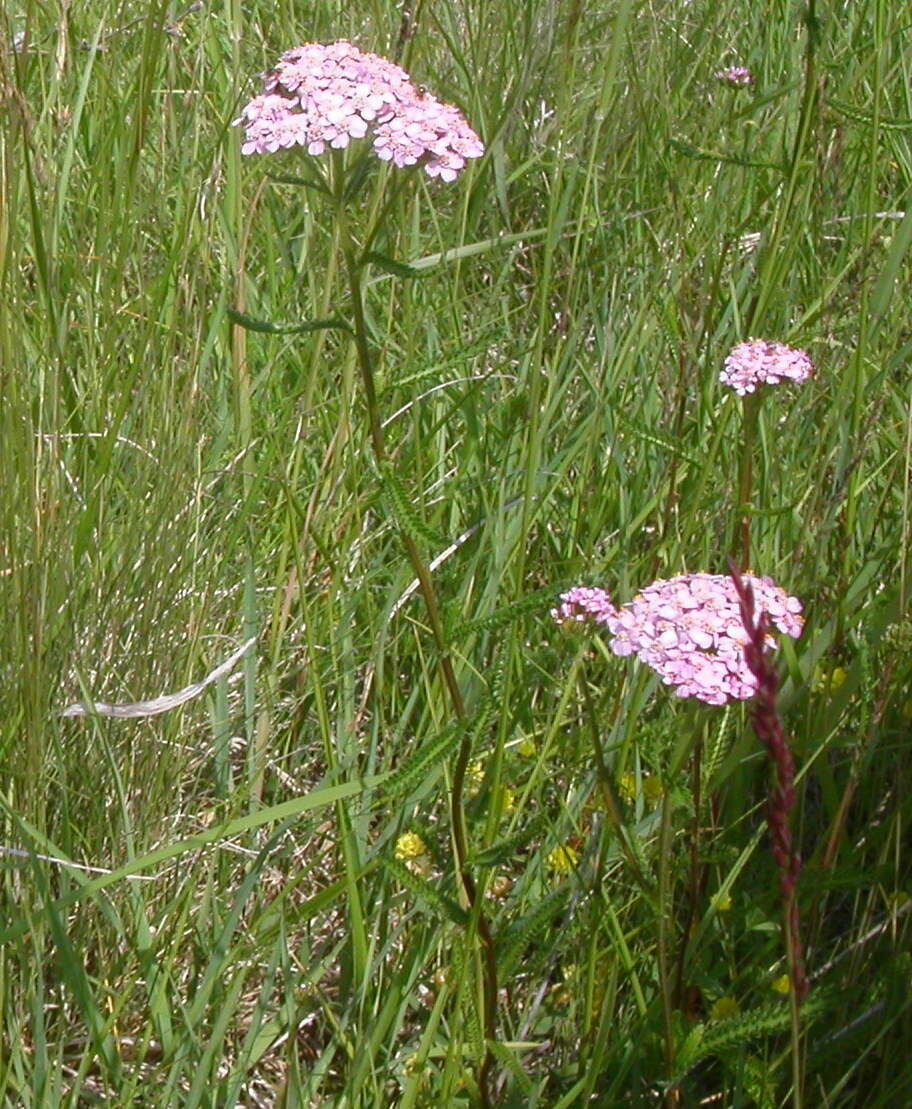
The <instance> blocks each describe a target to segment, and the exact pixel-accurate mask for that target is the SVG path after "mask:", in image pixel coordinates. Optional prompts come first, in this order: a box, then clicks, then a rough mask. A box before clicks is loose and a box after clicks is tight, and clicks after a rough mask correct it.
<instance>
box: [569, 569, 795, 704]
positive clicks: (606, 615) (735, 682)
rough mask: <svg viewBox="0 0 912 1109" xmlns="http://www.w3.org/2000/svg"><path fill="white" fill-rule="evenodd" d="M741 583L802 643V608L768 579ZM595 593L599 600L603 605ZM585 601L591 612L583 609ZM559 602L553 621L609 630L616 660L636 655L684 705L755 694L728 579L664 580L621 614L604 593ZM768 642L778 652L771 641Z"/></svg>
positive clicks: (704, 576)
mask: <svg viewBox="0 0 912 1109" xmlns="http://www.w3.org/2000/svg"><path fill="white" fill-rule="evenodd" d="M743 577H744V580H745V581H747V582H749V583H750V585H751V587H752V589H753V593H754V600H755V604H756V607H757V611H758V613H760V612H763V613H766V615H767V617H768V618H769V621H770V624H771V625H772V626H773V627H775V628H777V629H778V630H779V631H781V632H783V633H784V634H786V635H790V636H792V637H795V638H797V637H798V636H799V635H800V634H801V629H802V626H803V621H802V617H801V602H800V601H799V600H798V599H797V598H796V597H790V596H789V595H788V594H787V593H786V592H785V590H783V589H780V588H779V586H778V585H776V584H775V583H774V582H773V581H772V579H770V578H758V577H754V576H753V575H752V574H744V575H743ZM591 593H597V594H599V597H598V601H597V604H596V603H594V602H593V601H592V598H591V596H589V594H591ZM580 594H583V595H584V596H583V599H584V600H585V601H586V602H587V604H588V605H589V606H590V607H589V608H586V609H584V608H583V607H582V606H581V604H580ZM568 598H569V599H568ZM561 602H562V603H561V605H560V606H559V607H558V608H556V609H552V616H553V617H554V619H555V620H557V621H558V622H564V621H566V620H570V619H575V620H586V619H591V620H592V621H593V622H595V623H597V624H601V625H604V626H605V627H606V628H607V629H608V631H609V632H610V633H611V639H610V641H609V646H610V648H611V650H612V651H613V652H614V654H616V655H621V656H624V655H636V656H637V658H638V659H639V660H640V661H641V662H645V663H646V665H647V666H650V667H651V668H652V669H653V670H655V671H656V673H657V674H658V675H659V677H661V679H662V681H663V682H664V683H665V684H666V685H672V686H674V687H675V689H676V692H677V694H678V696H679V697H695V698H697V700H700V701H705V702H706V703H708V704H711V705H724V704H725V703H726V702H728V701H730V700H747V699H748V698H750V697H752V696H753V695H754V693H755V691H756V689H757V679H756V677H755V676H754V675H753V673H752V672H751V670H750V669H749V667H748V666H747V663H746V661H745V657H744V645H745V643H746V642H747V633H746V632H745V630H744V626H743V624H742V622H741V610H740V605H739V601H738V595H737V592H736V591H735V587H734V584H733V583H732V580H731V578H729V577H728V576H727V575H724V574H681V575H679V576H678V577H674V578H669V579H667V580H665V579H660V580H659V581H656V582H653V584H652V585H650V586H647V587H646V588H645V589H644V590H643V591H642V592H641V593H638V594H637V595H636V596H635V597H634V598H633V600H632V601H628V602H627V604H624V605H621V606H619V607H617V608H616V607H615V606H613V605H612V604H611V602H610V600H609V598H608V595H607V594H605V593H604V592H603V591H601V590H588V591H585V590H571V591H570V592H569V593H565V594H563V596H562V597H561ZM581 611H582V612H583V613H584V615H582V616H580V615H579V612H581ZM767 642H768V645H769V646H770V647H772V646H774V645H775V641H774V640H773V638H772V636H768V637H767Z"/></svg>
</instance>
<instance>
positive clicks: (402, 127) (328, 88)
mask: <svg viewBox="0 0 912 1109" xmlns="http://www.w3.org/2000/svg"><path fill="white" fill-rule="evenodd" d="M234 122H235V123H236V124H238V125H242V126H243V127H244V130H245V134H244V143H243V145H242V147H241V150H242V152H243V153H244V154H255V153H256V154H265V153H271V152H273V151H276V150H280V149H287V148H289V147H293V146H301V147H303V148H304V149H305V150H306V151H307V152H308V154H314V155H317V154H322V153H323V152H324V150H326V149H327V148H328V149H333V150H342V149H344V148H345V147H346V146H348V144H349V143H350V142H351V140H352V139H360V138H364V137H366V136H370V137H371V138H372V140H373V147H374V151H375V153H376V154H377V156H378V157H379V158H381V159H382V160H384V161H391V162H392V163H393V164H394V165H396V166H409V165H418V164H420V165H422V166H423V167H424V170H425V172H426V173H427V174H428V175H429V176H431V177H440V178H441V179H442V180H444V181H453V180H455V179H456V177H457V176H458V175H459V172H460V171H461V170H462V169H463V168H464V167H465V164H466V161H467V160H468V159H469V158H478V157H480V156H481V155H482V154H483V153H484V145H483V144H482V142H481V140H480V139H479V138H478V136H477V135H476V134H475V132H474V131H473V130H472V128H471V127H469V125H468V123H466V121H465V119H464V118H463V116H462V113H461V112H460V111H459V109H458V108H455V107H453V106H452V105H450V104H443V103H441V102H440V101H439V100H436V99H435V98H434V97H433V96H430V95H428V94H426V93H424V92H422V91H420V90H419V89H417V88H416V87H415V85H414V84H412V81H411V80H410V78H409V75H408V74H407V73H406V72H405V70H404V69H402V68H400V67H399V66H397V65H395V64H394V63H393V62H390V61H387V60H386V59H385V58H381V57H379V56H378V55H376V54H368V53H364V52H363V51H361V50H359V49H358V48H357V47H356V46H353V45H352V44H351V43H350V42H345V41H340V42H334V43H329V44H326V45H324V44H322V43H306V44H305V45H303V46H298V47H295V49H294V50H289V51H287V52H286V53H285V54H283V55H282V56H281V58H280V59H279V61H278V62H277V63H276V65H275V67H274V68H273V69H272V70H270V71H269V73H267V74H266V80H265V87H264V92H263V94H262V95H260V96H255V97H254V98H253V99H252V100H251V101H250V102H249V103H248V104H247V105H246V106H245V107H244V109H243V110H242V112H241V115H240V116H239V117H238V119H236V120H235V121H234Z"/></svg>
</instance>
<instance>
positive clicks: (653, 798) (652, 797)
mask: <svg viewBox="0 0 912 1109" xmlns="http://www.w3.org/2000/svg"><path fill="white" fill-rule="evenodd" d="M643 796H644V797H645V798H646V800H647V802H648V803H649V804H650V805H655V804H657V803H658V802H659V801H661V800H662V783H661V782H660V781H659V779H658V778H656V777H655V776H654V775H652V774H644V775H643Z"/></svg>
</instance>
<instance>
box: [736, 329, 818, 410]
mask: <svg viewBox="0 0 912 1109" xmlns="http://www.w3.org/2000/svg"><path fill="white" fill-rule="evenodd" d="M813 372H814V363H813V362H812V361H811V359H810V357H809V356H808V355H807V354H806V353H805V352H804V351H803V350H796V349H795V348H794V347H788V346H786V345H785V343H771V342H767V341H766V340H764V339H748V341H747V342H746V343H738V344H737V346H734V347H732V350H731V353H730V354H729V355H728V357H727V358H726V359H725V363H724V364H723V366H722V370H721V372H720V373H719V380H720V381H721V382H722V384H723V385H729V386H731V388H732V389H734V390H735V392H736V393H737V394H738V395H739V396H742V397H743V396H745V394H747V393H753V392H755V391H756V390H757V389H758V388H759V386H761V385H777V384H778V383H779V382H780V381H806V380H807V379H808V378H809V377H810V376H811V374H812V373H813Z"/></svg>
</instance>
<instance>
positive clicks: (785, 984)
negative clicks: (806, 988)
mask: <svg viewBox="0 0 912 1109" xmlns="http://www.w3.org/2000/svg"><path fill="white" fill-rule="evenodd" d="M772 986H773V989H774V990H775V991H776V993H781V994H787V993H788V992H789V991H790V990H791V988H792V980H791V978H789V976H788V975H787V974H780V975H779V977H778V978H774V979H773V982H772Z"/></svg>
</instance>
